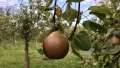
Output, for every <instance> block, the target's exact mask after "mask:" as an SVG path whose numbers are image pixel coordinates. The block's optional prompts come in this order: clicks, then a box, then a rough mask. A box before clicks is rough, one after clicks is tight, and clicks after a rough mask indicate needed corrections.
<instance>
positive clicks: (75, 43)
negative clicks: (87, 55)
mask: <svg viewBox="0 0 120 68" xmlns="http://www.w3.org/2000/svg"><path fill="white" fill-rule="evenodd" d="M71 43H72V44H71V45H72V47H73V48H76V49H78V50H79V49H80V50H84V51H87V50H89V49H90V48H91V43H90V39H89V36H88V34H87V33H86V32H85V31H81V32H79V33H78V34H76V35H75V36H74V38H73V40H72V42H71Z"/></svg>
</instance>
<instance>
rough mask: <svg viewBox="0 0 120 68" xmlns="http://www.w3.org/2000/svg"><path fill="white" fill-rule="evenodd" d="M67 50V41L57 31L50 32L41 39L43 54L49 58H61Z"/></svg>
mask: <svg viewBox="0 0 120 68" xmlns="http://www.w3.org/2000/svg"><path fill="white" fill-rule="evenodd" d="M68 50H69V42H68V40H67V39H66V38H65V36H64V35H63V34H61V33H60V32H59V31H55V32H52V33H50V34H49V35H48V37H46V38H45V39H44V41H43V51H44V54H45V55H46V56H47V57H48V58H49V59H61V58H64V57H65V56H66V54H67V53H68Z"/></svg>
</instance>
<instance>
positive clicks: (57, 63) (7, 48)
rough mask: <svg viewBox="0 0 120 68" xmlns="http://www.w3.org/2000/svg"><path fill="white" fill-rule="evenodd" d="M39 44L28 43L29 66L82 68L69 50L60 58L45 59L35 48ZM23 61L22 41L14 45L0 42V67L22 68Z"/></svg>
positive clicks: (38, 67) (35, 67) (39, 67)
mask: <svg viewBox="0 0 120 68" xmlns="http://www.w3.org/2000/svg"><path fill="white" fill-rule="evenodd" d="M38 47H40V45H37V46H36V45H35V43H30V47H29V50H30V51H29V56H30V68H83V67H82V65H81V64H80V59H79V58H78V57H76V56H75V55H73V54H72V53H71V52H69V53H68V55H67V56H66V57H65V58H63V59H60V60H45V56H44V55H43V54H39V53H38V51H37V50H36V49H37V48H38ZM23 63H24V43H23V42H18V43H17V44H16V45H13V44H12V43H10V44H1V46H0V68H23ZM84 68H87V67H84Z"/></svg>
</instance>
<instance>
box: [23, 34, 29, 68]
mask: <svg viewBox="0 0 120 68" xmlns="http://www.w3.org/2000/svg"><path fill="white" fill-rule="evenodd" d="M27 36H28V35H25V36H24V39H25V40H24V42H25V49H24V51H25V54H24V68H29V67H30V66H29V65H30V64H29V62H30V60H29V54H28V53H29V49H28V48H29V40H28V37H27Z"/></svg>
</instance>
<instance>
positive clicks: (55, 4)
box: [53, 0, 57, 31]
mask: <svg viewBox="0 0 120 68" xmlns="http://www.w3.org/2000/svg"><path fill="white" fill-rule="evenodd" d="M56 6H57V0H55V3H54V7H55V9H54V15H53V23H54V24H53V31H55V23H56V18H55V15H56Z"/></svg>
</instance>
